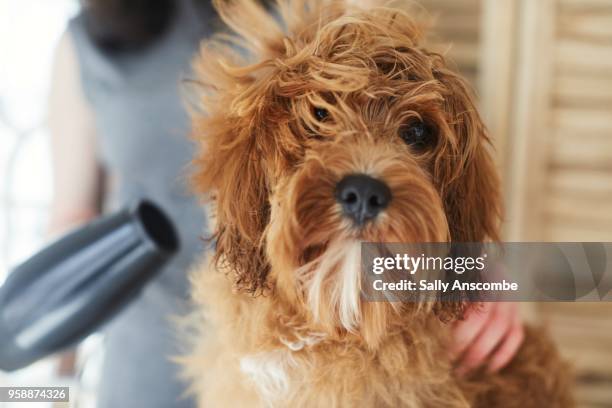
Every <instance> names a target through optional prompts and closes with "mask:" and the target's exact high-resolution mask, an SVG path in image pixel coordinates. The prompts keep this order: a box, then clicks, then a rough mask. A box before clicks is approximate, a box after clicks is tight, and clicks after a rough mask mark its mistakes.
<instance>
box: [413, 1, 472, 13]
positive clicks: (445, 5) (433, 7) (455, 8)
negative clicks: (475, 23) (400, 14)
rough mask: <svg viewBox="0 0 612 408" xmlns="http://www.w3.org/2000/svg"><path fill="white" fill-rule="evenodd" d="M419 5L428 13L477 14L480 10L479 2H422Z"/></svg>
mask: <svg viewBox="0 0 612 408" xmlns="http://www.w3.org/2000/svg"><path fill="white" fill-rule="evenodd" d="M421 4H422V5H423V6H424V7H425V8H426V9H427V10H429V11H437V10H443V11H444V12H448V13H464V14H478V12H479V10H480V0H462V1H456V0H424V1H422V2H421Z"/></svg>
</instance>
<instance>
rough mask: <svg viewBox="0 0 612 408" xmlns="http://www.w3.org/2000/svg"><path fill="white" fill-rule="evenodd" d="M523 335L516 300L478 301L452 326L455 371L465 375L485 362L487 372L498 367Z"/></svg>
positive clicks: (498, 368)
mask: <svg viewBox="0 0 612 408" xmlns="http://www.w3.org/2000/svg"><path fill="white" fill-rule="evenodd" d="M524 335H525V333H524V328H523V322H522V320H521V317H520V313H519V310H518V305H517V304H516V303H511V302H492V303H482V304H481V306H480V307H477V308H474V309H471V310H470V311H469V312H468V314H467V316H466V318H465V319H464V320H461V321H458V322H456V323H455V326H454V327H453V348H452V355H453V357H454V358H455V361H456V362H457V373H458V374H459V375H465V374H467V373H468V372H470V371H471V370H473V369H476V368H478V367H480V366H486V369H487V371H488V372H496V371H498V370H500V369H502V368H503V367H504V366H506V364H508V363H509V362H510V360H512V358H513V357H514V355H515V354H516V352H517V351H518V349H519V347H520V345H521V343H522V342H523V338H524Z"/></svg>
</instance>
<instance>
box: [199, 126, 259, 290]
mask: <svg viewBox="0 0 612 408" xmlns="http://www.w3.org/2000/svg"><path fill="white" fill-rule="evenodd" d="M223 119H224V116H220V117H218V118H210V117H208V118H202V123H201V125H202V126H204V128H201V133H200V135H199V137H201V141H200V142H201V148H200V151H199V153H198V154H197V156H196V158H195V160H194V163H193V164H194V173H193V176H192V184H193V185H194V187H195V189H196V191H198V192H200V193H203V194H205V195H207V196H208V198H209V199H210V201H211V204H212V205H211V209H210V211H212V218H213V221H214V226H212V228H214V236H213V238H214V239H215V244H216V247H215V260H216V262H217V265H218V266H220V267H221V268H222V269H224V270H227V271H229V273H230V274H232V275H233V276H232V277H233V279H234V282H235V285H236V287H237V288H238V289H239V290H245V291H247V292H250V293H256V292H259V291H260V290H261V289H264V288H265V287H266V277H267V274H268V270H269V264H268V262H267V260H266V257H265V253H264V243H263V235H264V230H265V228H266V225H267V224H268V221H269V212H270V205H269V201H268V200H269V191H268V188H267V185H266V175H265V172H264V169H263V165H262V159H263V157H262V155H263V154H262V153H261V152H259V151H258V148H257V142H256V139H257V136H258V135H257V134H256V130H254V129H253V127H248V126H245V124H244V123H241V122H242V121H241V120H239V119H236V118H231V117H225V119H226V120H227V122H225V123H221V121H223ZM196 129H198V128H197V127H196ZM194 131H196V132H197V130H194ZM195 138H196V140H197V139H198V135H196V137H195Z"/></svg>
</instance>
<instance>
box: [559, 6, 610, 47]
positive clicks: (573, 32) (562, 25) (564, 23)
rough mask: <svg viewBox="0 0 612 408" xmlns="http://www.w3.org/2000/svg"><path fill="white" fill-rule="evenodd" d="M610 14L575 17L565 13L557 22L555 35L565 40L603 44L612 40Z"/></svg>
mask: <svg viewBox="0 0 612 408" xmlns="http://www.w3.org/2000/svg"><path fill="white" fill-rule="evenodd" d="M610 20H612V12H610V13H593V14H582V15H576V14H571V13H567V14H564V15H561V16H560V17H559V20H558V28H557V34H558V35H559V36H561V37H565V38H575V39H578V40H583V41H585V40H590V41H595V42H605V41H608V42H609V41H610V40H612V24H611V23H610Z"/></svg>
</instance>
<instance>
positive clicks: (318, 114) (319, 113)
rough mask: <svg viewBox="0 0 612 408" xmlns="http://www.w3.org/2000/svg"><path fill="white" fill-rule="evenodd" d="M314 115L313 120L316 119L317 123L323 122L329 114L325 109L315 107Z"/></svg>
mask: <svg viewBox="0 0 612 408" xmlns="http://www.w3.org/2000/svg"><path fill="white" fill-rule="evenodd" d="M314 115H315V118H317V120H318V121H319V122H323V121H324V120H325V119H327V117H328V116H329V112H327V109H324V108H316V107H315V108H314Z"/></svg>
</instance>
